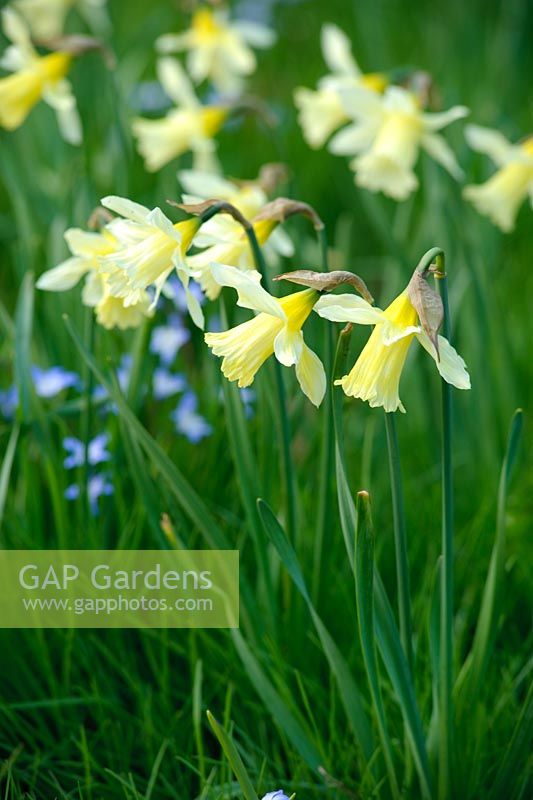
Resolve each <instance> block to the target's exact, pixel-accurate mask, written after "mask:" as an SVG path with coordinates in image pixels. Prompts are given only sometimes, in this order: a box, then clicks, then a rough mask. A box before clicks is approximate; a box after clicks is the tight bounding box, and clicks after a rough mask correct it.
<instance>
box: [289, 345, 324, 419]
mask: <svg viewBox="0 0 533 800" xmlns="http://www.w3.org/2000/svg"><path fill="white" fill-rule="evenodd" d="M296 377H297V379H298V383H299V384H300V386H301V387H302V392H303V393H304V394H305V395H306V397H308V398H309V400H310V401H311V402H312V403H313V405H315V406H317V407H318V406H319V405H320V403H321V402H322V400H323V398H324V395H325V393H326V373H325V370H324V367H323V365H322V362H321V360H320V359H319V357H318V356H317V355H316V353H313V351H312V350H311V349H310V348H309V347H307V345H306V344H305V342H304V343H303V347H302V352H301V355H300V358H299V359H298V361H297V362H296Z"/></svg>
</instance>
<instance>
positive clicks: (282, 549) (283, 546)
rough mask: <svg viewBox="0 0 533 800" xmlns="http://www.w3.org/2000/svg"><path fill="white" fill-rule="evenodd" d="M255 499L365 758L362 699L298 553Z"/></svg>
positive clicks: (369, 751) (369, 747)
mask: <svg viewBox="0 0 533 800" xmlns="http://www.w3.org/2000/svg"><path fill="white" fill-rule="evenodd" d="M257 502H258V508H259V514H260V516H261V520H262V522H263V526H264V528H265V532H266V534H267V536H268V537H269V539H270V541H271V542H272V544H273V545H274V547H275V548H276V550H277V552H278V555H279V557H280V559H281V561H282V562H283V564H284V566H285V568H286V569H287V572H288V573H289V575H290V576H291V578H292V580H293V581H294V583H295V585H296V587H297V589H298V591H299V592H300V594H301V595H302V597H303V599H304V600H305V602H306V603H307V606H308V608H309V612H310V614H311V618H312V620H313V624H314V626H315V628H316V631H317V633H318V636H319V639H320V643H321V645H322V649H323V651H324V655H325V656H326V658H327V660H328V663H329V666H330V669H331V671H332V673H333V675H334V676H335V680H336V681H337V685H338V687H339V693H340V696H341V700H342V703H343V706H344V709H345V711H346V716H347V718H348V720H349V722H350V725H351V727H352V730H353V732H354V735H355V737H356V740H357V742H358V744H359V746H360V748H361V750H362V752H363V755H364V757H365V759H366V761H367V762H368V761H370V759H371V758H372V756H373V754H374V743H373V741H372V731H371V728H370V724H369V722H368V718H367V715H366V713H365V710H364V703H363V699H362V697H361V694H360V691H359V689H358V688H357V685H356V683H355V681H354V679H353V677H352V674H351V672H350V669H349V667H348V665H347V663H346V661H345V659H344V658H343V656H342V654H341V652H340V650H339V648H338V647H337V645H336V644H335V642H334V640H333V639H332V637H331V635H330V633H329V631H328V629H327V628H326V626H325V625H324V623H323V622H322V619H321V618H320V616H319V615H318V613H317V611H316V610H315V607H314V605H313V603H312V600H311V598H310V595H309V591H308V589H307V586H306V584H305V579H304V576H303V574H302V570H301V568H300V564H299V562H298V557H297V555H296V553H295V551H294V549H293V547H292V545H291V543H290V542H289V540H288V538H287V536H286V534H285V531H284V530H283V528H282V527H281V525H280V523H279V522H278V520H277V519H276V517H275V515H274V512H273V511H272V509H271V508H270V506H269V505H268V504H267V503H266V502H265V501H264V500H258V501H257Z"/></svg>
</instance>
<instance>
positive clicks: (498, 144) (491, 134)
mask: <svg viewBox="0 0 533 800" xmlns="http://www.w3.org/2000/svg"><path fill="white" fill-rule="evenodd" d="M465 139H466V141H467V142H468V144H469V146H470V147H471V148H472V150H476V151H477V152H478V153H485V155H487V156H489V158H491V159H492V161H494V163H495V164H496V165H497V166H499V167H502V166H503V165H504V164H506V163H507V161H509V159H510V158H511V157H512V155H513V153H514V149H515V148H514V146H513V145H512V144H511V142H510V141H509V140H508V139H506V138H505V136H504V135H503V133H500V132H499V131H495V130H492V129H491V128H484V127H482V126H481V125H467V126H466V128H465Z"/></svg>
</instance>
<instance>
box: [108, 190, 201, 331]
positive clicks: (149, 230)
mask: <svg viewBox="0 0 533 800" xmlns="http://www.w3.org/2000/svg"><path fill="white" fill-rule="evenodd" d="M102 205H103V206H105V207H106V208H108V209H110V210H111V211H114V212H115V213H117V214H120V215H121V216H120V217H118V218H117V219H114V220H113V221H112V222H110V223H109V224H108V226H107V229H108V230H109V232H110V233H111V234H112V235H113V236H114V237H115V239H116V240H117V242H118V247H117V248H116V249H115V250H114V251H113V252H112V253H110V254H108V255H104V256H102V257H101V259H100V264H101V267H100V269H101V272H102V273H104V274H105V275H107V280H108V283H109V286H110V289H111V294H112V295H113V296H115V297H123V298H124V304H125V305H130V304H131V303H135V302H137V300H138V297H139V294H142V293H143V292H144V290H145V289H147V288H148V287H149V286H153V287H155V295H154V299H153V301H152V307H154V306H155V304H156V302H157V300H158V298H159V295H160V293H161V290H162V289H163V286H164V284H165V281H166V280H167V278H168V277H169V275H170V274H171V273H172V272H173V271H174V270H176V272H177V274H178V277H179V279H180V281H181V282H182V284H183V287H184V289H185V295H186V298H187V307H188V309H189V313H190V315H191V317H192V319H193V321H194V323H195V324H196V325H198V327H200V328H202V327H203V324H204V315H203V313H202V309H201V307H200V303H199V302H198V299H197V297H196V296H195V295H194V294H193V293H192V292H191V291H190V289H189V278H190V270H189V269H188V267H187V265H186V262H185V254H186V253H187V250H188V249H189V247H190V246H191V243H192V240H193V238H194V236H195V234H196V232H197V230H198V228H199V227H200V224H201V221H200V219H199V218H197V217H192V218H191V219H187V220H185V221H184V222H178V223H176V224H174V223H172V222H171V221H170V220H169V218H168V217H166V216H165V214H163V212H162V211H161V209H160V208H154V209H152V210H150V209H149V208H146V207H145V206H142V205H140V204H139V203H134V202H132V201H131V200H127V199H126V198H124V197H115V196H109V197H104V198H103V199H102Z"/></svg>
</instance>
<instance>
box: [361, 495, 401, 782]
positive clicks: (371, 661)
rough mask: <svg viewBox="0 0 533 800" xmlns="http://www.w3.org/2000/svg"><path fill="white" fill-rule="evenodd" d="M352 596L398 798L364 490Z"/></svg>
mask: <svg viewBox="0 0 533 800" xmlns="http://www.w3.org/2000/svg"><path fill="white" fill-rule="evenodd" d="M354 569H355V575H354V577H355V597H356V602H357V622H358V625H359V637H360V639H361V649H362V651H363V661H364V664H365V671H366V675H367V678H368V684H369V686H370V693H371V695H372V701H373V703H374V710H375V712H376V718H377V723H378V730H379V737H380V739H381V748H382V751H383V756H384V758H385V765H386V768H387V773H388V776H389V782H390V789H391V792H392V795H393V797H395V798H400V789H399V786H398V780H397V778H396V770H395V768H394V758H393V754H392V744H391V740H390V736H389V731H388V726H387V720H386V717H385V709H384V708H383V700H382V697H381V688H380V682H379V672H378V664H377V658H376V641H375V637H374V531H373V528H372V520H371V518H370V498H369V496H368V493H367V492H359V493H358V495H357V525H356V528H355V555H354Z"/></svg>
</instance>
